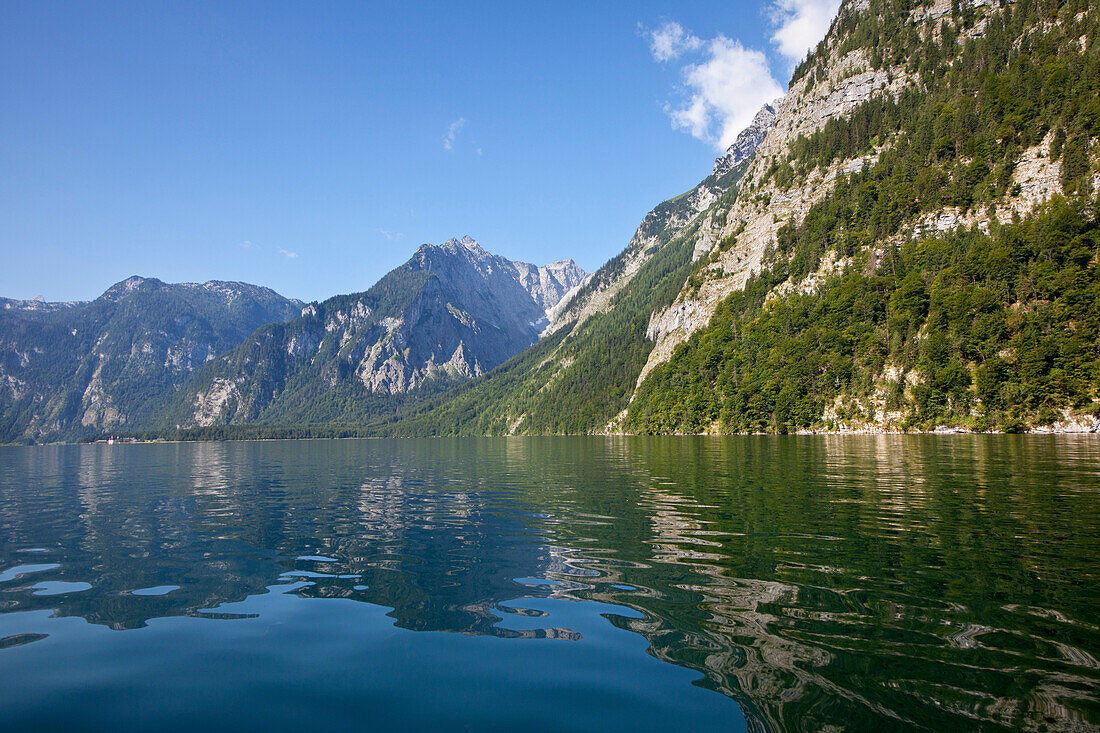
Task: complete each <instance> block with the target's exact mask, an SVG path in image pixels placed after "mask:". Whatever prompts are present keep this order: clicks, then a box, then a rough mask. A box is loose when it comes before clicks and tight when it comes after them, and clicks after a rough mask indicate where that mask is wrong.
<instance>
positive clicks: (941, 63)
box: [624, 2, 1100, 432]
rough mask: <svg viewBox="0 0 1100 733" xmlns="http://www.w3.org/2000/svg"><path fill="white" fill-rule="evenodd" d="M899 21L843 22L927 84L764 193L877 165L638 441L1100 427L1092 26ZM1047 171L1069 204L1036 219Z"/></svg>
mask: <svg viewBox="0 0 1100 733" xmlns="http://www.w3.org/2000/svg"><path fill="white" fill-rule="evenodd" d="M899 8H900V9H899ZM904 10H905V6H904V5H900V6H899V4H895V3H889V4H884V5H881V6H880V8H879V15H878V16H877V17H878V18H879V21H878V22H877V23H861V22H859V17H860V16H854V15H842V17H841V20H840V21H839V22H838V23H837V29H836V33H837V34H838V35H839V36H840V37H841V38H844V39H845V40H844V41H843V43H845V44H857V45H858V44H864V43H866V44H870V47H871V48H873V49H875V51H876V53H878V54H879V56H880V57H881V59H889V58H893V59H895V60H896V61H899V62H901V63H904V65H905V66H906V68H907V69H908V71H909V72H910V73H912V74H915V76H914V79H916V80H917V81H915V82H914V83H913V84H911V85H909V86H907V87H906V88H905V89H904V90H903V91H902V92H901V93H900V94H898V95H897V96H896V97H893V96H891V95H883V96H876V97H873V98H871V99H869V100H867V101H866V102H865V103H863V104H862V105H861V106H859V107H858V108H856V109H855V110H853V112H852V113H851V114H850V115H849V116H847V117H845V118H843V119H834V120H830V121H829V122H828V123H827V124H826V125H825V126H824V127H823V128H822V129H820V130H819V131H817V132H815V133H813V134H811V135H808V136H805V135H803V136H800V137H799V138H798V139H797V140H795V141H794V144H792V145H791V146H790V148H789V152H787V153H786V155H784V156H779V157H777V158H776V159H774V160H773V161H772V162H771V165H770V167H769V168H768V169H767V171H766V172H765V174H764V175H763V176H762V177H761V179H760V183H759V184H758V185H761V186H763V185H767V184H768V183H769V182H771V183H772V184H773V185H774V186H776V187H777V188H779V189H780V190H784V189H787V188H791V187H794V186H797V185H799V183H800V181H802V180H805V178H806V177H807V175H808V174H809V173H810V172H811V171H813V170H815V169H819V168H826V167H828V166H830V165H831V164H832V163H833V161H835V160H838V159H851V158H855V157H857V156H860V155H864V154H868V153H872V152H873V153H875V155H876V157H877V160H875V161H874V162H873V163H870V162H869V163H868V164H867V165H865V167H864V168H863V169H862V170H860V171H858V172H854V173H851V174H850V175H847V176H842V177H841V178H840V179H839V180H838V182H837V183H836V186H835V188H834V189H833V190H832V191H831V192H830V193H829V194H828V195H827V196H825V197H824V199H823V200H820V201H819V202H818V203H816V204H815V205H814V206H813V207H812V208H811V209H810V210H809V212H808V213H807V214H806V216H805V217H804V218H803V219H802V220H801V221H800V222H790V223H787V224H786V225H784V226H782V227H781V228H780V229H779V231H778V235H777V238H776V241H775V243H774V245H773V246H771V247H769V250H768V251H767V252H766V254H765V257H764V264H763V267H762V268H761V270H760V272H758V273H755V274H754V275H753V276H752V277H751V278H750V279H749V281H748V283H747V285H746V287H745V288H744V289H743V290H738V291H736V292H734V293H733V294H731V295H730V296H728V297H727V298H726V299H725V300H723V301H722V302H721V303H720V305H719V306H718V308H717V309H716V312H715V314H714V316H713V318H712V319H711V321H710V323H709V324H708V325H707V327H706V328H704V329H702V330H700V331H698V332H697V333H695V334H694V335H693V336H692V337H691V339H690V340H689V341H688V342H687V343H686V344H684V345H683V346H681V347H679V348H678V349H677V350H676V351H675V352H674V353H673V355H672V358H671V360H670V361H669V362H668V363H667V364H664V365H661V366H658V367H657V368H656V369H654V371H653V372H652V375H651V376H650V378H649V379H648V380H646V382H645V383H644V384H643V385H642V386H641V388H640V389H639V391H638V394H637V396H636V398H635V400H634V402H633V403H632V406H631V410H630V414H629V416H628V418H627V419H626V421H625V422H624V427H625V428H626V429H627V430H631V431H639V432H669V431H672V432H699V431H720V432H729V431H732V432H744V431H768V430H774V431H779V432H785V431H787V430H792V429H795V428H817V429H836V428H847V429H868V428H872V429H873V428H890V429H914V428H919V429H931V428H933V427H935V426H937V425H949V426H958V427H963V428H968V429H980V430H985V429H1003V430H1020V429H1025V428H1027V427H1031V426H1049V425H1054V424H1056V423H1059V422H1061V423H1067V422H1068V421H1075V422H1078V423H1080V424H1082V425H1088V424H1089V423H1090V418H1092V417H1094V416H1095V415H1096V414H1097V411H1098V410H1097V408H1098V407H1100V404H1098V403H1097V402H1096V401H1095V400H1096V398H1097V387H1098V386H1100V266H1098V264H1097V245H1098V240H1097V232H1096V209H1097V200H1096V198H1095V184H1094V166H1093V165H1092V162H1093V161H1094V159H1095V155H1094V154H1093V153H1092V151H1093V149H1094V141H1095V139H1096V137H1097V135H1098V134H1100V55H1098V53H1097V47H1096V45H1095V41H1096V36H1097V23H1096V18H1095V15H1096V10H1095V8H1091V9H1090V8H1089V6H1088V4H1087V3H1083V2H1082V3H1066V4H1063V5H1061V7H1057V6H1056V5H1053V4H1033V3H1023V2H1022V3H1017V4H1016V5H1014V6H1009V7H1007V8H1005V9H1004V10H1003V11H998V12H992V13H989V15H988V16H987V17H985V18H983V19H982V20H983V21H984V22H983V23H982V28H981V32H980V33H974V34H972V35H971V36H970V37H967V38H965V40H962V41H960V38H959V32H960V31H958V30H956V29H957V28H958V29H960V30H961V32H965V30H966V29H967V28H972V27H974V25H975V23H976V22H977V21H978V18H976V17H975V15H974V13H973V10H972V9H965V8H964V9H961V10H957V11H956V12H954V13H953V14H951V15H949V16H947V17H945V18H944V19H943V20H942V22H941V24H940V26H939V28H938V29H937V30H936V32H935V33H934V34H931V33H929V34H926V35H925V36H923V37H922V36H921V35H920V34H919V33H917V32H915V31H914V30H913V28H912V25H911V24H909V23H906V22H905V19H906V18H907V17H908V15H907V13H906V12H903V11H904ZM881 59H880V61H879V62H880V63H883V61H881ZM818 68H820V63H818V62H816V61H815V60H814V59H811V60H810V61H808V62H807V63H806V64H804V65H803V66H802V67H801V68H800V70H799V72H797V73H800V74H807V75H811V74H816V73H818V72H817V71H816V69H818ZM1036 162H1039V163H1040V164H1045V165H1046V166H1048V168H1049V169H1050V173H1048V176H1049V177H1050V178H1051V179H1053V180H1051V181H1050V183H1051V184H1053V185H1052V186H1051V188H1052V189H1055V192H1054V194H1053V197H1052V198H1050V197H1048V200H1045V201H1044V200H1043V198H1036V199H1035V200H1033V201H1026V202H1023V203H1034V205H1035V208H1034V209H1031V210H1030V211H1025V212H1024V213H1021V208H1022V207H1021V206H1020V205H1019V203H1020V202H1019V199H1020V198H1021V194H1022V190H1021V189H1022V186H1021V182H1020V180H1019V177H1018V175H1017V174H1018V172H1019V170H1020V169H1021V167H1023V166H1025V165H1028V166H1032V167H1034V166H1035V164H1036ZM1074 416H1076V418H1075V417H1074Z"/></svg>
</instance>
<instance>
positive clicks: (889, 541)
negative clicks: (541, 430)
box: [0, 436, 1100, 731]
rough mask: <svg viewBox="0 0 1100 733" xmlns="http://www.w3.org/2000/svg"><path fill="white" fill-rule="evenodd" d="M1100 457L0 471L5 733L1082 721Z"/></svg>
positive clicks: (513, 454)
mask: <svg viewBox="0 0 1100 733" xmlns="http://www.w3.org/2000/svg"><path fill="white" fill-rule="evenodd" d="M1098 575H1100V439H1098V438H1096V437H1095V436H1093V437H1058V438H1055V437H1043V436H948V437H932V436H922V437H897V436H882V437H822V438H808V437H770V438H769V437H762V438H731V439H695V438H683V439H676V438H667V439H625V438H609V439H604V438H577V439H573V438H564V439H563V438H546V439H461V440H458V439H456V440H423V441H414V440H404V441H400V440H395V441H310V442H278V443H233V444H224V443H223V444H182V445H157V446H154V445H137V446H113V447H108V446H83V447H78V446H64V447H37V448H0V681H2V684H0V728H3V729H5V730H7V729H11V730H18V729H26V730H31V729H34V730H43V729H47V728H58V727H68V728H75V729H119V728H134V727H140V728H144V729H159V730H164V729H183V728H187V729H198V730H202V729H208V730H209V729H234V730H242V729H272V728H280V729H286V728H292V729H328V728H332V727H334V726H340V727H341V728H344V727H352V728H356V729H378V730H423V729H445V730H454V729H459V730H462V729H469V730H494V729H496V730H504V729H508V730H525V731H526V730H562V729H574V730H614V729H624V730H669V729H672V730H685V731H686V730H745V729H749V730H815V731H816V730H868V729H873V730H892V729H930V730H952V729H971V728H988V729H998V728H1013V729H1036V730H1041V729H1044V728H1045V729H1092V728H1096V727H1097V726H1100V663H1098V661H1097V659H1098V658H1100V583H1098Z"/></svg>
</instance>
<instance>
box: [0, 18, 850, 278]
mask: <svg viewBox="0 0 1100 733" xmlns="http://www.w3.org/2000/svg"><path fill="white" fill-rule="evenodd" d="M836 2H837V0H766V1H765V2H764V3H763V4H761V3H735V2H728V0H727V1H726V2H696V3H691V4H672V3H667V2H665V3H658V2H633V3H611V2H597V3H592V2H583V3H575V4H574V3H560V4H559V3H553V4H549V3H548V4H539V5H536V4H527V3H515V2H507V3H489V2H479V3H476V4H474V3H471V4H468V5H458V4H453V5H444V4H442V3H423V4H421V3H411V2H410V3H401V2H394V3H388V2H377V3H366V2H354V3H353V2H341V3H279V2H266V1H265V2H255V3H220V2H219V3H214V2H211V3H202V2H194V3H157V2H148V1H145V2H136V3H78V2H72V3H55V2H48V1H45V2H44V1H36V2H22V1H20V0H11V1H9V2H5V3H3V4H0V255H2V260H3V263H4V266H3V267H2V268H0V295H3V296H6V297H18V298H29V297H33V296H36V295H42V296H45V297H46V298H47V299H48V300H66V299H87V298H92V297H95V296H96V295H98V294H99V293H101V292H102V291H103V290H105V289H106V288H107V287H108V286H110V285H111V284H112V283H114V282H117V281H118V280H121V279H123V278H124V277H126V276H128V275H131V274H140V275H145V276H151V277H159V278H161V279H163V280H166V281H170V282H179V281H199V282H201V281H205V280H209V279H222V280H244V281H248V282H254V283H258V284H262V285H268V286H270V287H273V288H275V289H276V290H278V291H279V292H281V293H283V294H285V295H288V296H292V297H298V298H302V299H304V300H315V299H316V300H319V299H323V298H326V297H328V296H331V295H334V294H337V293H347V292H355V291H360V290H365V289H366V288H368V287H369V286H370V285H371V284H373V283H374V282H375V281H376V280H377V279H378V278H379V277H380V276H381V275H383V274H384V273H385V272H386V271H388V270H390V269H391V268H393V267H395V266H397V265H399V264H401V263H402V262H404V261H405V260H406V259H408V258H409V256H410V255H411V253H412V252H413V251H414V250H415V248H416V247H417V246H418V245H419V244H421V243H423V242H433V243H439V242H442V241H444V240H445V239H447V238H449V237H451V236H459V237H460V236H462V235H464V234H469V235H470V236H473V237H474V238H475V239H477V240H479V241H480V242H481V243H482V245H483V246H485V247H486V249H489V250H490V251H493V252H498V253H500V254H503V255H505V256H508V257H510V258H512V259H520V260H525V261H529V262H536V263H538V264H542V263H544V262H549V261H553V260H558V259H564V258H567V257H572V258H573V259H575V260H576V261H577V262H578V263H579V264H580V265H581V266H582V267H584V268H585V269H588V270H594V269H595V268H597V267H598V266H599V265H601V264H602V263H603V262H604V261H606V260H607V259H608V258H609V257H611V256H613V255H615V254H616V253H618V252H619V251H620V250H621V249H622V248H623V247H624V246H625V245H626V244H627V242H628V241H629V239H630V237H631V235H632V234H633V231H634V229H635V227H636V226H637V225H638V222H639V221H640V220H641V217H642V216H643V215H644V214H645V213H646V212H647V211H648V210H649V209H650V208H652V207H653V206H654V205H655V204H657V203H658V202H660V201H662V200H664V199H666V198H669V197H671V196H675V195H678V194H680V193H682V192H683V191H685V190H687V189H689V188H691V187H692V186H694V185H695V184H696V183H697V182H698V181H700V180H701V179H702V178H704V177H705V176H706V175H707V174H708V173H709V171H710V168H711V165H712V164H713V159H714V157H715V155H717V154H718V151H719V150H720V149H721V147H722V146H723V144H725V143H727V142H728V140H729V139H730V138H731V137H732V136H733V135H734V134H736V131H737V129H739V125H743V124H744V122H747V120H748V119H749V118H751V117H752V114H753V113H754V112H755V111H756V109H757V108H759V106H760V104H761V103H763V101H766V100H767V99H769V98H771V97H772V96H774V94H775V93H781V91H782V90H783V89H785V87H786V80H787V79H788V78H789V73H790V70H791V68H792V67H793V63H794V61H795V59H797V58H798V57H800V56H802V55H803V54H804V52H805V49H806V48H808V47H809V45H810V44H812V43H813V42H816V40H817V39H818V38H820V36H821V35H822V34H823V33H824V29H825V26H826V25H827V22H828V19H829V17H831V15H832V14H833V13H834V12H835V7H836V6H835V3H836ZM735 128H736V129H735Z"/></svg>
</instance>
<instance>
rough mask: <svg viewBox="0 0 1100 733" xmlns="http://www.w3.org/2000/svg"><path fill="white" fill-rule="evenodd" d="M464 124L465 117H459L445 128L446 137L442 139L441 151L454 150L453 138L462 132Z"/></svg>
mask: <svg viewBox="0 0 1100 733" xmlns="http://www.w3.org/2000/svg"><path fill="white" fill-rule="evenodd" d="M465 124H466V118H465V117H459V118H458V119H457V120H455V121H454V122H452V123H451V124H450V126H449V127H448V128H447V135H446V136H445V137H444V138H443V149H444V150H454V147H455V137H456V136H457V135H458V133H459V132H460V131H461V130H462V128H463V126H464V125H465Z"/></svg>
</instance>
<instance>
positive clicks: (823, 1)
mask: <svg viewBox="0 0 1100 733" xmlns="http://www.w3.org/2000/svg"><path fill="white" fill-rule="evenodd" d="M839 8H840V0H775V3H774V4H773V5H772V6H771V8H770V15H771V22H772V24H773V25H774V26H775V33H773V34H772V37H771V41H772V43H773V44H774V45H775V47H776V49H777V50H778V51H779V53H781V54H783V55H784V56H786V57H787V58H788V59H789V60H791V61H801V60H802V59H803V58H805V57H806V54H807V52H809V51H810V49H812V48H813V47H814V46H816V45H817V42H818V41H820V40H821V39H822V38H824V37H825V33H826V32H828V30H829V24H830V23H832V21H833V17H834V16H835V15H836V12H837V10H838V9H839Z"/></svg>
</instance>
